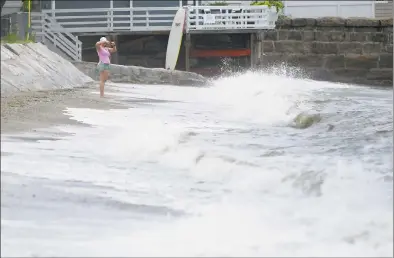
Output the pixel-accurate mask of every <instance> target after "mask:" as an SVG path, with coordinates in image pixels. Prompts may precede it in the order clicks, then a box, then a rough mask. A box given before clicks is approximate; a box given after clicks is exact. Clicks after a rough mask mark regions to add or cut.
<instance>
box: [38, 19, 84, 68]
mask: <svg viewBox="0 0 394 258" xmlns="http://www.w3.org/2000/svg"><path fill="white" fill-rule="evenodd" d="M31 27H32V29H33V32H34V34H35V38H36V41H37V42H42V43H43V44H45V45H47V46H48V48H53V47H54V48H55V50H56V51H60V53H59V54H61V55H63V56H64V55H66V56H67V57H68V58H70V59H72V60H74V61H82V42H81V41H80V40H79V39H78V37H77V36H75V35H73V34H71V33H70V32H68V31H66V30H63V29H62V27H61V25H59V24H58V23H56V22H55V21H54V19H53V18H52V17H51V16H49V15H48V14H46V13H32V26H31Z"/></svg>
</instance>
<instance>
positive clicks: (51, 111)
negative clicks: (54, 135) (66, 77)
mask: <svg viewBox="0 0 394 258" xmlns="http://www.w3.org/2000/svg"><path fill="white" fill-rule="evenodd" d="M66 108H94V109H104V110H108V109H117V108H125V106H124V105H122V104H121V103H116V102H115V101H114V100H113V99H109V98H100V97H99V94H98V87H97V83H94V84H91V85H87V86H86V87H83V88H75V89H67V90H57V91H40V92H23V93H22V92H21V93H18V94H15V95H13V96H10V97H2V98H1V133H2V134H3V133H16V132H21V131H29V130H33V129H35V128H44V127H49V126H54V125H59V124H79V125H81V126H83V125H84V124H83V123H80V122H78V121H75V120H72V119H70V118H69V117H68V116H67V115H65V114H64V110H65V109H66Z"/></svg>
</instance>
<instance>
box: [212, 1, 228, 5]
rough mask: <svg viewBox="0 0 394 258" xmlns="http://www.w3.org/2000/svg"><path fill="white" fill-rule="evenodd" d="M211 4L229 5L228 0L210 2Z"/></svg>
mask: <svg viewBox="0 0 394 258" xmlns="http://www.w3.org/2000/svg"><path fill="white" fill-rule="evenodd" d="M208 5H209V6H227V5H228V3H227V2H226V1H216V2H213V3H209V4H208Z"/></svg>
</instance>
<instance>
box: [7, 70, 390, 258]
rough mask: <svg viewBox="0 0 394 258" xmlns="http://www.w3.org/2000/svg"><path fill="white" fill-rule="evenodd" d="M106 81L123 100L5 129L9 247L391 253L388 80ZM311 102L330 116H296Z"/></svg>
mask: <svg viewBox="0 0 394 258" xmlns="http://www.w3.org/2000/svg"><path fill="white" fill-rule="evenodd" d="M107 87H108V88H110V89H111V92H109V93H108V96H109V101H118V102H122V103H126V104H127V105H128V106H129V108H127V109H120V110H119V109H117V110H94V109H79V108H68V109H67V110H65V111H64V112H65V113H66V114H68V115H69V116H70V117H71V119H74V120H78V121H81V122H83V123H85V124H87V125H89V126H71V125H59V126H56V127H53V128H40V129H37V130H36V131H35V132H29V133H19V134H7V135H2V143H1V145H2V146H1V147H2V152H5V153H7V155H4V156H2V160H1V191H2V192H1V197H2V200H1V211H2V214H1V252H2V255H3V256H7V257H9V256H52V257H53V256H57V257H59V256H63V257H64V256H68V257H70V256H107V257H108V256H112V257H115V256H116V257H120V256H129V257H130V256H172V257H177V256H179V257H180V256H183V257H185V256H194V257H195V256H199V257H206V256H211V257H212V256H226V257H235V256H244V257H245V256H249V257H252V256H258V257H262V256H271V257H281V256H282V257H284V256H287V257H290V256H291V257H301V256H313V257H323V256H324V257H335V256H338V257H339V256H340V257H356V256H357V257H390V256H392V255H393V170H392V167H393V137H392V136H393V90H392V89H376V88H368V87H360V86H355V85H345V84H335V83H329V82H316V81H312V80H306V79H295V78H291V77H286V76H281V75H274V74H264V73H257V72H247V73H244V74H241V75H234V76H231V77H226V78H220V79H217V80H216V81H214V82H213V85H212V86H210V87H201V88H198V87H176V86H161V85H128V84H109V85H108V86H107ZM92 94H97V92H92ZM301 113H303V114H308V115H313V114H318V115H319V116H320V117H321V120H320V121H316V123H314V124H313V125H312V126H310V127H308V128H305V129H297V128H295V127H294V126H293V125H294V122H293V119H294V118H295V117H296V116H297V115H299V114H301ZM59 132H62V134H59Z"/></svg>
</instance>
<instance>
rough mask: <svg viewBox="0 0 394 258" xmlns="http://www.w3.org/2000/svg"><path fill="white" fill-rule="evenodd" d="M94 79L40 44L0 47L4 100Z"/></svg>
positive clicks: (71, 85)
mask: <svg viewBox="0 0 394 258" xmlns="http://www.w3.org/2000/svg"><path fill="white" fill-rule="evenodd" d="M93 82H94V80H93V79H92V78H90V77H89V76H87V75H85V74H84V73H82V72H81V71H79V70H78V69H77V68H76V67H75V66H74V65H73V64H72V63H71V62H69V61H67V60H65V59H64V58H62V57H61V56H59V55H58V54H56V53H54V52H52V51H51V50H49V49H48V48H47V47H46V46H44V45H43V44H41V43H26V44H2V45H1V97H8V96H10V95H13V94H15V93H18V92H28V91H48V90H59V89H71V88H77V87H83V86H85V85H87V84H89V83H93Z"/></svg>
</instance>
